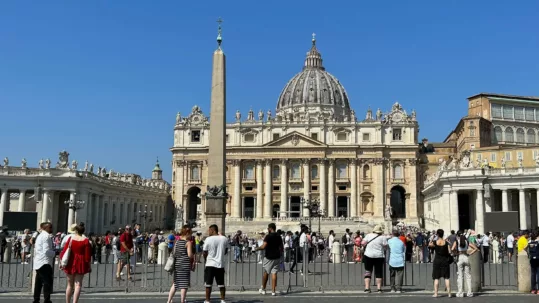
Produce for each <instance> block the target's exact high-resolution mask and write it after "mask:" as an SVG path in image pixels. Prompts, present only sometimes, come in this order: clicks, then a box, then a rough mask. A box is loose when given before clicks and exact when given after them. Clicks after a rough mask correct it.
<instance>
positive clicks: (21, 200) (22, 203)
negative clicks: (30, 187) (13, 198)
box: [17, 189, 26, 211]
mask: <svg viewBox="0 0 539 303" xmlns="http://www.w3.org/2000/svg"><path fill="white" fill-rule="evenodd" d="M19 192H20V195H19V206H18V209H17V211H24V208H25V203H26V189H20V190H19Z"/></svg>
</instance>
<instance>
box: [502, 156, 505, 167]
mask: <svg viewBox="0 0 539 303" xmlns="http://www.w3.org/2000/svg"><path fill="white" fill-rule="evenodd" d="M502 168H505V158H502Z"/></svg>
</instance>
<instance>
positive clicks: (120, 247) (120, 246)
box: [116, 237, 122, 251]
mask: <svg viewBox="0 0 539 303" xmlns="http://www.w3.org/2000/svg"><path fill="white" fill-rule="evenodd" d="M116 249H117V250H118V251H120V250H121V249H122V242H120V237H116Z"/></svg>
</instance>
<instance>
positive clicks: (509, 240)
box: [507, 235, 515, 248]
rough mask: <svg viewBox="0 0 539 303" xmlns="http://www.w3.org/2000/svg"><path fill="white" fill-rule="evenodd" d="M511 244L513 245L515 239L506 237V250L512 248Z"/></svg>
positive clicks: (511, 236)
mask: <svg viewBox="0 0 539 303" xmlns="http://www.w3.org/2000/svg"><path fill="white" fill-rule="evenodd" d="M513 243H515V237H513V235H509V236H507V248H513Z"/></svg>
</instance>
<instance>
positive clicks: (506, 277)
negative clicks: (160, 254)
mask: <svg viewBox="0 0 539 303" xmlns="http://www.w3.org/2000/svg"><path fill="white" fill-rule="evenodd" d="M290 265H291V264H290V263H287V264H286V265H285V269H286V270H287V271H286V272H281V273H279V275H278V288H279V289H280V290H282V291H287V290H292V291H298V290H305V289H310V290H336V289H338V290H342V289H349V290H363V287H364V286H363V273H364V269H363V265H362V264H348V263H341V264H332V263H327V262H326V261H325V260H324V259H322V258H316V259H315V261H314V263H310V264H309V266H308V267H309V271H310V272H311V274H307V275H305V276H303V275H301V274H300V270H301V268H302V266H303V265H302V264H301V263H299V264H298V265H297V267H296V270H295V273H294V274H290V272H288V270H289V269H290ZM115 271H116V266H115V265H114V264H93V265H92V272H91V273H90V274H89V275H87V276H86V277H85V279H84V288H85V290H86V291H87V292H102V291H123V292H125V291H128V292H138V291H141V290H144V291H152V292H159V291H167V290H168V289H169V287H170V285H171V284H172V277H171V276H170V275H169V274H168V273H167V272H165V271H164V270H163V267H162V266H161V265H154V264H150V265H145V264H136V265H135V274H134V275H133V280H134V281H133V282H128V281H126V279H125V278H126V277H125V276H123V280H122V281H116V279H115ZM431 272H432V265H431V264H411V263H408V264H407V265H406V272H405V281H404V284H405V285H404V289H407V290H410V291H417V290H430V289H432V279H431ZM31 273H32V265H21V264H0V277H1V278H2V279H1V280H0V292H2V291H3V292H5V291H29V290H30V284H31ZM261 276H262V265H261V264H258V263H257V262H256V259H255V258H254V256H253V257H252V258H250V259H246V262H245V263H233V262H229V264H228V267H227V274H226V279H227V285H228V288H229V289H231V290H256V289H258V287H259V286H260V284H261ZM484 276H485V278H484V287H483V288H485V289H506V290H514V289H516V275H515V265H514V264H487V265H485V267H484ZM451 280H452V283H453V285H456V272H455V268H453V271H452V273H451ZM65 283H66V279H65V275H64V273H63V272H61V271H59V270H58V268H57V266H55V279H54V289H55V290H56V291H61V290H63V289H65ZM385 283H386V284H389V278H388V275H387V274H386V279H385ZM191 289H192V290H202V289H203V264H199V266H198V267H197V270H196V271H195V272H193V273H192V275H191Z"/></svg>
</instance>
